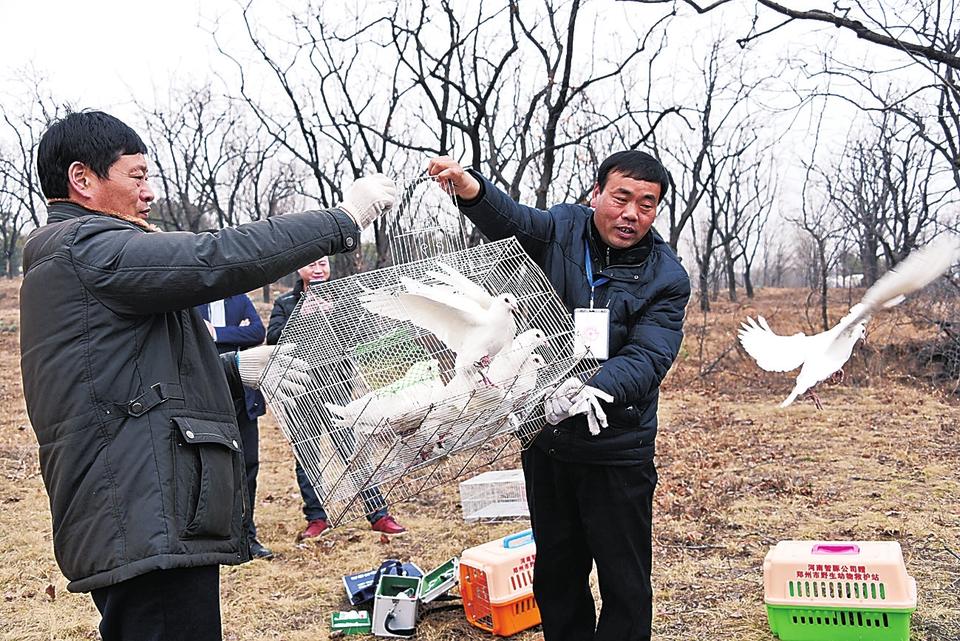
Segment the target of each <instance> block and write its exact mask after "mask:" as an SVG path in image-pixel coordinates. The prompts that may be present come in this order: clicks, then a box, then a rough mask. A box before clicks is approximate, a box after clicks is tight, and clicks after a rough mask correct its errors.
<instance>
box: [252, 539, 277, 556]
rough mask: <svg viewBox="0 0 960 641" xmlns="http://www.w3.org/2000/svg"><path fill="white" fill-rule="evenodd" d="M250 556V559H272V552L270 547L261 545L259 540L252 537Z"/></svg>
mask: <svg viewBox="0 0 960 641" xmlns="http://www.w3.org/2000/svg"><path fill="white" fill-rule="evenodd" d="M250 558H251V559H272V558H273V552H271V551H270V548H266V547H264V546H263V544H262V543H260V541H258V540H256V539H253V540H252V541H250Z"/></svg>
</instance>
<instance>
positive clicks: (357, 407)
mask: <svg viewBox="0 0 960 641" xmlns="http://www.w3.org/2000/svg"><path fill="white" fill-rule="evenodd" d="M442 394H443V380H442V379H441V378H440V364H439V362H438V361H437V360H436V359H430V360H425V361H419V362H417V363H414V364H413V365H411V366H410V367H409V368H408V369H407V372H406V373H405V374H404V375H403V377H402V378H400V379H398V380H396V381H394V382H393V383H390V384H389V385H386V386H384V387H381V388H380V389H376V390H373V391H372V392H368V393H366V394H364V395H363V396H361V397H360V398H357V399H354V400H352V401H350V402H349V403H348V404H347V405H345V406H341V405H336V404H334V403H324V407H326V408H327V409H328V410H330V412H331V413H332V414H333V415H335V416H336V417H337V419H336V420H335V421H334V425H336V426H337V427H353V428H356V429H358V430H360V431H361V432H365V433H370V432H372V431H374V430H375V429H376V428H377V427H378V426H379V425H381V424H382V423H383V422H384V421H385V420H386V421H387V422H388V423H389V424H390V426H391V427H392V428H393V429H394V431H396V432H397V433H402V432H404V431H405V430H411V429H414V428H416V427H417V426H418V425H419V423H420V422H421V421H422V420H423V417H424V415H426V413H427V412H428V411H429V409H430V404H431V402H432V401H433V400H434V399H436V398H437V396H438V395H442Z"/></svg>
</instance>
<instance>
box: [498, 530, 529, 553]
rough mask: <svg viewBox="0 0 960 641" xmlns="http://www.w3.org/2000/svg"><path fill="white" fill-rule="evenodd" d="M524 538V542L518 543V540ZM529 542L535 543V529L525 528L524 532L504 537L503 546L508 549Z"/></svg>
mask: <svg viewBox="0 0 960 641" xmlns="http://www.w3.org/2000/svg"><path fill="white" fill-rule="evenodd" d="M520 540H522V541H523V542H522V543H517V541H520ZM528 543H533V530H524V531H523V532H517V533H516V534H511V535H510V536H506V537H504V538H503V547H505V548H506V549H508V550H509V549H512V548H518V547H520V546H522V545H526V544H528Z"/></svg>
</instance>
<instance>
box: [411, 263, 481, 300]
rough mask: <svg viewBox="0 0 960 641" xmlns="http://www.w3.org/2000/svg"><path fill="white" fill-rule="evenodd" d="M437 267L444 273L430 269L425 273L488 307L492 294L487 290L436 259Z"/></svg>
mask: <svg viewBox="0 0 960 641" xmlns="http://www.w3.org/2000/svg"><path fill="white" fill-rule="evenodd" d="M437 267H439V268H440V269H441V270H442V271H443V272H444V273H442V274H441V273H440V272H436V271H430V272H427V274H428V275H429V276H432V277H433V278H435V279H437V280H438V281H439V282H441V283H443V284H444V285H448V286H449V287H452V288H453V289H455V290H456V291H458V292H460V293H461V294H463V295H464V296H466V297H467V298H469V299H470V300H472V301H473V302H475V303H476V304H478V305H480V306H481V307H483V308H487V307H490V303H491V302H492V301H493V296H491V295H490V293H489V292H488V291H487V290H485V289H484V288H483V287H481V286H480V285H478V284H476V283H475V282H473V281H472V280H470V279H469V278H467V277H466V276H464V275H463V274H461V273H460V272H458V271H457V270H455V269H454V268H453V267H450V266H449V265H447V264H446V263H443V262H441V261H439V260H438V261H437Z"/></svg>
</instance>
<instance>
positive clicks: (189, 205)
mask: <svg viewBox="0 0 960 641" xmlns="http://www.w3.org/2000/svg"><path fill="white" fill-rule="evenodd" d="M140 107H141V110H142V111H143V117H144V129H145V131H146V133H147V139H148V140H149V142H150V145H151V147H153V149H154V152H155V153H154V161H155V163H156V168H157V181H156V186H157V187H158V188H159V191H160V194H159V196H160V197H159V198H158V201H157V203H156V205H155V207H154V209H155V211H156V212H157V213H158V214H159V216H160V218H159V220H158V221H157V222H158V223H159V224H161V225H163V226H165V227H167V228H172V229H177V230H186V231H193V232H197V231H201V230H202V229H204V228H208V227H224V226H227V225H236V224H238V223H239V222H241V219H242V218H243V214H242V212H241V211H240V210H239V204H240V200H239V195H240V193H241V191H242V190H243V186H244V184H245V183H246V182H247V181H248V180H250V178H251V174H252V172H253V171H254V166H255V163H256V157H255V156H256V154H255V147H256V146H257V144H258V133H257V132H256V130H255V129H252V128H250V127H248V126H247V125H246V123H245V122H244V121H243V118H242V116H241V115H240V114H239V113H238V112H237V110H236V109H234V108H233V107H232V106H231V104H230V103H229V101H228V100H226V99H224V98H221V97H219V96H216V95H215V94H214V91H213V88H212V87H211V85H210V84H207V85H204V86H200V87H188V88H185V89H182V90H179V91H174V92H173V93H172V94H171V101H170V103H169V104H168V105H156V106H154V107H152V108H147V107H145V106H143V105H140Z"/></svg>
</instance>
